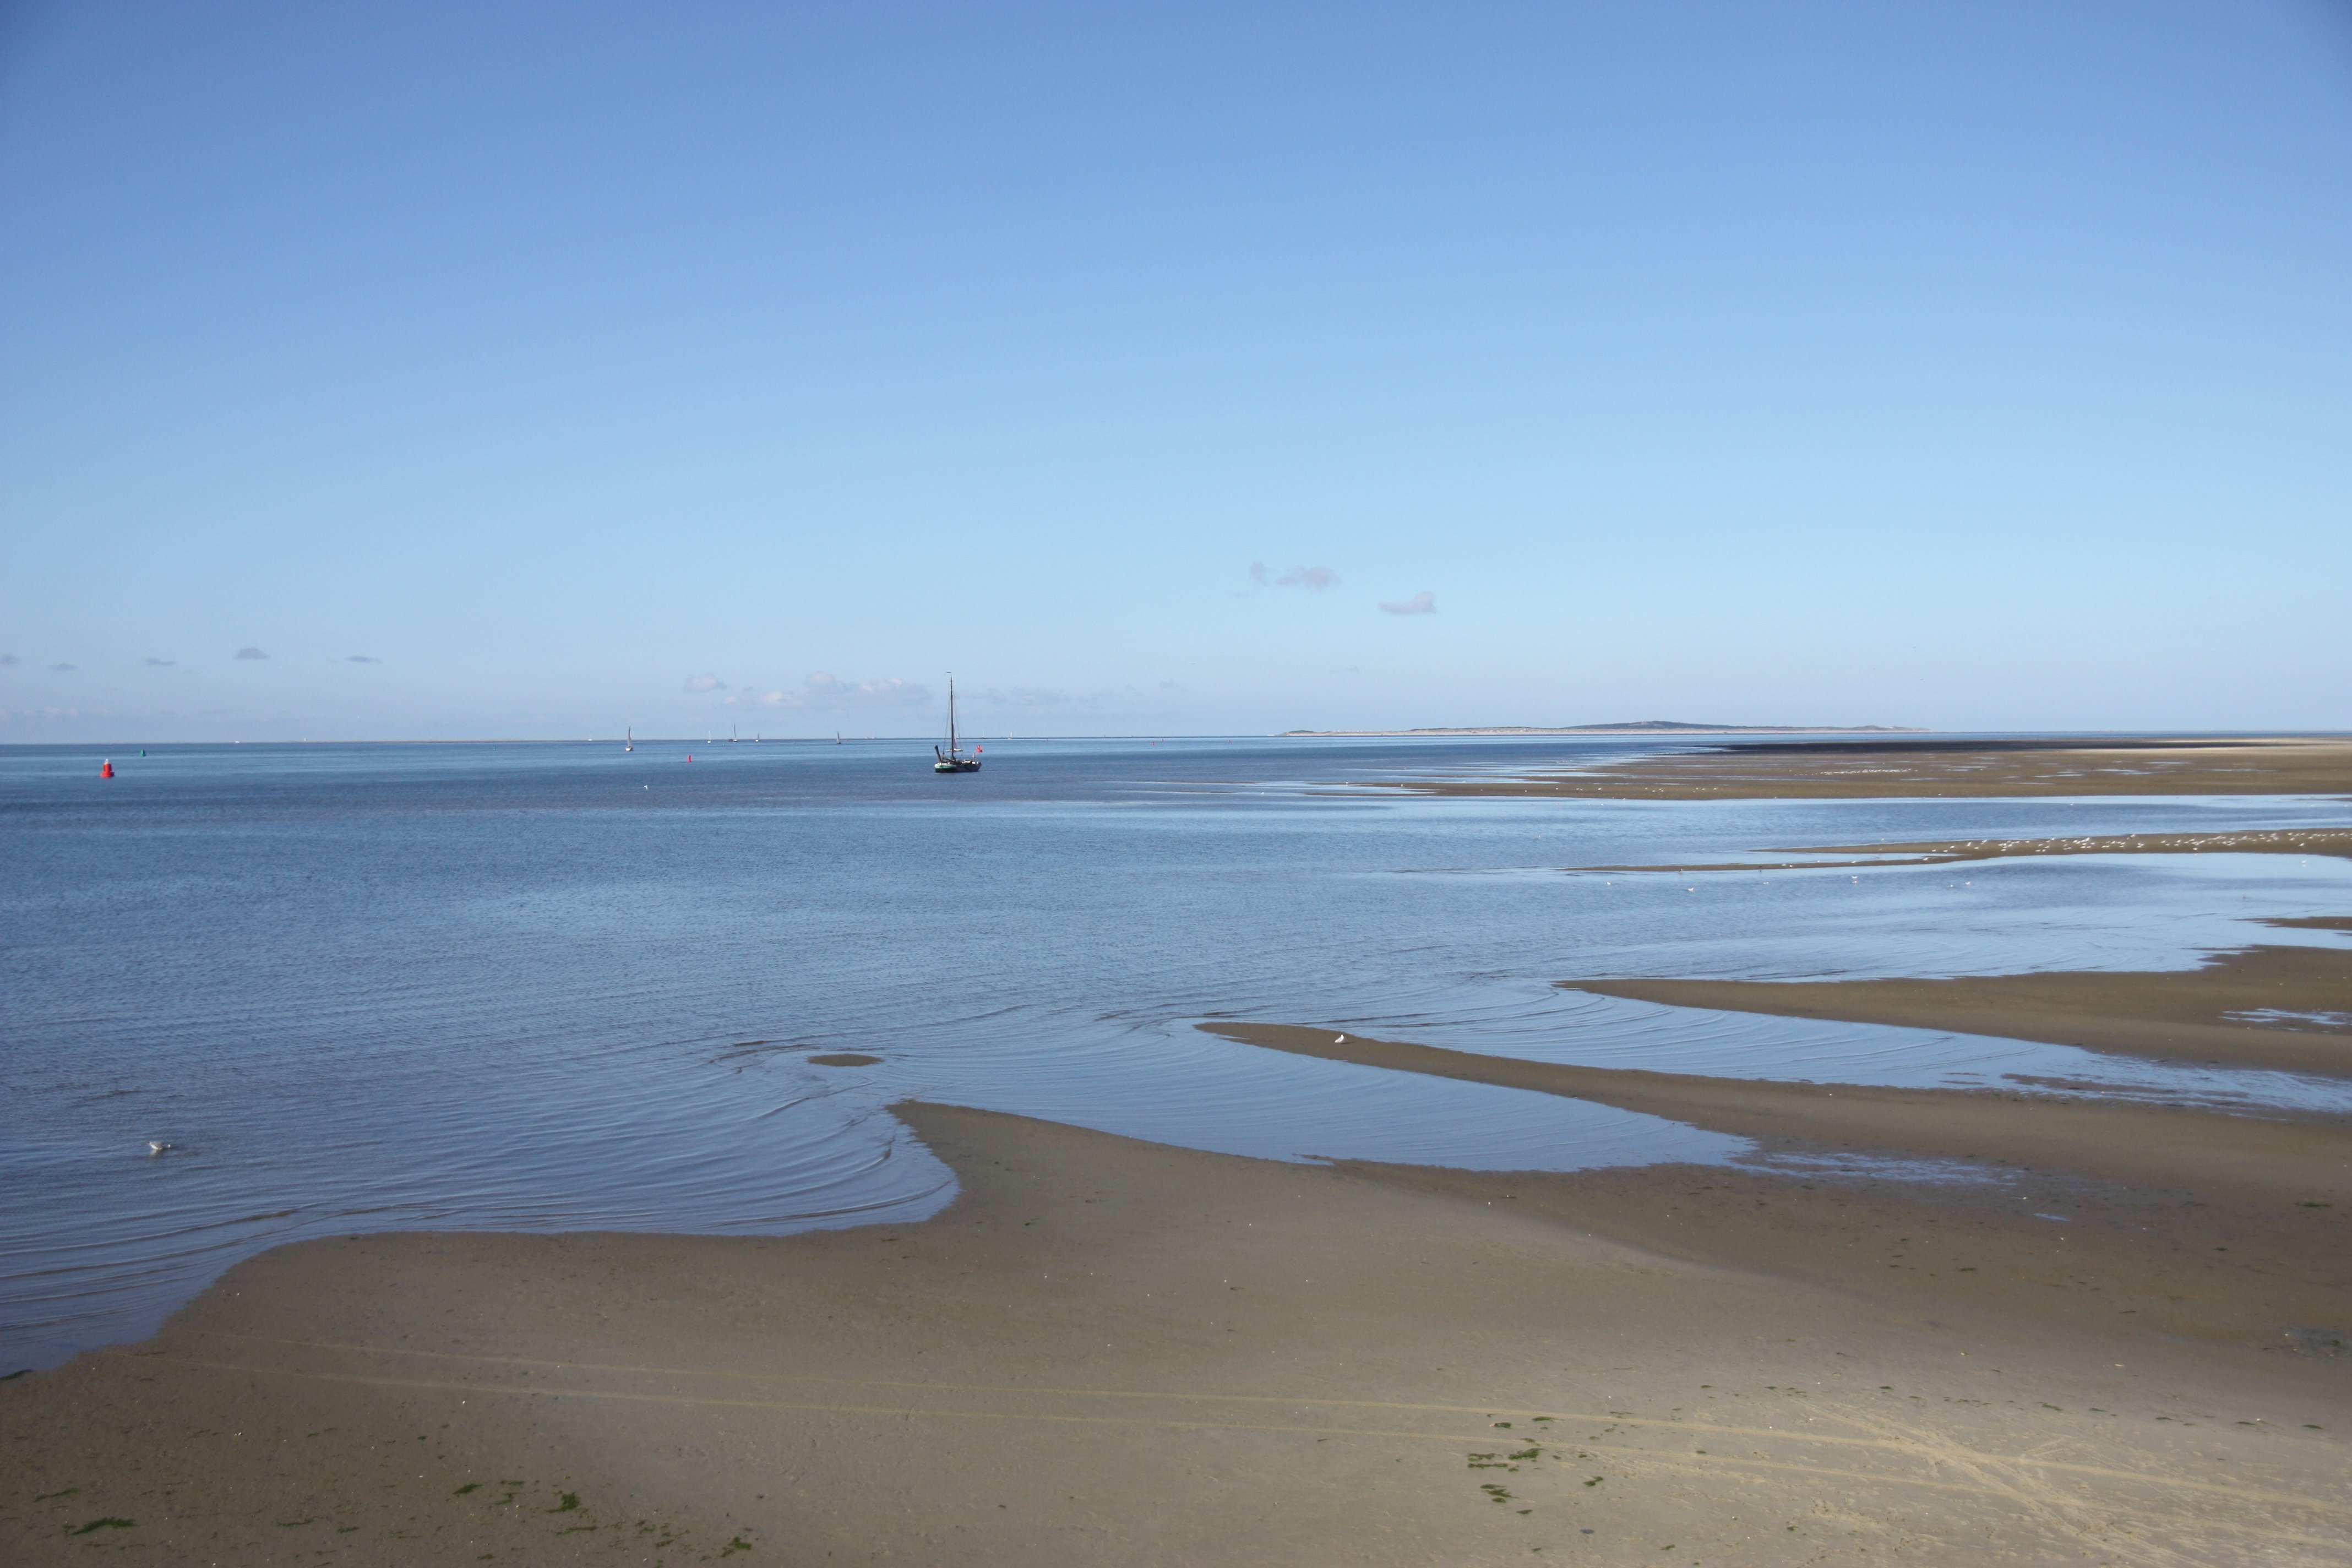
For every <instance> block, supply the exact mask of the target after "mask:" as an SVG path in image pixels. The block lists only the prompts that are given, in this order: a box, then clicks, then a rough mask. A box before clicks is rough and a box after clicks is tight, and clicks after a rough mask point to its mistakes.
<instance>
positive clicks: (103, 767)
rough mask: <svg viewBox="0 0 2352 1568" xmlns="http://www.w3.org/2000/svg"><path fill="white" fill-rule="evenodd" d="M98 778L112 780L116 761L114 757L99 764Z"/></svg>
mask: <svg viewBox="0 0 2352 1568" xmlns="http://www.w3.org/2000/svg"><path fill="white" fill-rule="evenodd" d="M98 776H99V777H100V778H102V779H110V778H112V777H113V776H114V759H113V758H112V757H109V758H107V759H106V761H104V762H102V763H99V764H98Z"/></svg>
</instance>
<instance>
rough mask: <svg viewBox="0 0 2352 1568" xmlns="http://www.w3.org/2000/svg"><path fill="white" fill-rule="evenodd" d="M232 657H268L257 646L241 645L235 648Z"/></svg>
mask: <svg viewBox="0 0 2352 1568" xmlns="http://www.w3.org/2000/svg"><path fill="white" fill-rule="evenodd" d="M234 657H236V658H268V657H269V656H268V654H266V653H264V652H262V651H261V650H260V649H259V648H257V647H241V648H239V649H237V650H236V655H235V656H234Z"/></svg>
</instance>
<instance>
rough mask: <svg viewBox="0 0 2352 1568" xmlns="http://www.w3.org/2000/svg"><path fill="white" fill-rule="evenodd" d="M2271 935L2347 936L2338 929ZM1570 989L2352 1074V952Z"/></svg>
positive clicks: (2303, 950)
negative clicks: (2175, 966)
mask: <svg viewBox="0 0 2352 1568" xmlns="http://www.w3.org/2000/svg"><path fill="white" fill-rule="evenodd" d="M2264 923H2266V924H2270V925H2276V926H2288V927H2299V928H2303V929H2320V930H2329V929H2333V930H2347V929H2352V921H2347V920H2344V919H2341V918H2338V917H2326V916H2323V917H2317V918H2314V919H2309V920H2282V921H2266V922H2264ZM1559 984H1560V985H1561V986H1563V987H1564V988H1566V989H1569V990H1574V991H1590V992H1593V993H1595V994H1600V995H1603V996H1623V997H1629V998H1632V999H1633V1000H1636V1001H1643V1002H1657V1003H1663V1004H1664V1005H1667V1006H1670V1007H1706V1008H1712V1009H1715V1010H1717V1011H1720V1012H1727V1013H1766V1014H1771V1015H1775V1016H1780V1017H1788V1018H1829V1019H1835V1020H1838V1021H1840V1022H1843V1023H1850V1024H1895V1025H1900V1026H1906V1027H1909V1028H1915V1029H1948V1030H1951V1031H1953V1032H1955V1033H1958V1034H1975V1035H1997V1036H2000V1037H2002V1038H2005V1039H2012V1040H2042V1041H2045V1042H2048V1043H2050V1044H2053V1045H2064V1046H2081V1047H2084V1048H2085V1049H2089V1050H2095V1051H2107V1052H2112V1053H2116V1054H2118V1055H2125V1056H2136V1057H2147V1058H2154V1059H2157V1060H2162V1061H2173V1062H2189V1063H2197V1064H2201V1065H2206V1066H2231V1067H2257V1068H2277V1069H2279V1070H2281V1071H2284V1072H2296V1073H2313V1074H2322V1075H2326V1076H2329V1077H2339V1078H2340V1077H2344V1076H2347V1075H2352V948H2342V947H2302V946H2288V945H2285V944H2281V943H2263V944H2259V945H2256V946H2253V947H2250V948H2246V949H2243V950H2241V951H2237V952H2222V953H2217V954H2215V955H2213V956H2212V957H2210V958H2209V959H2207V960H2206V961H2205V962H2204V963H2202V964H2200V966H2198V967H2197V968H2194V969H2181V970H2157V971H2145V970H2115V971H2099V970H2053V971H2045V972H2042V973H2028V974H1994V975H1968V976H1961V977H1958V978H1951V979H1910V978H1905V979H1891V980H1793V981H1780V980H1688V979H1644V978H1622V979H1618V978H1612V979H1590V980H1563V981H1561V982H1559Z"/></svg>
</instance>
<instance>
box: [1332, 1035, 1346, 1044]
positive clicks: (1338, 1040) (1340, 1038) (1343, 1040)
mask: <svg viewBox="0 0 2352 1568" xmlns="http://www.w3.org/2000/svg"><path fill="white" fill-rule="evenodd" d="M1331 1043H1332V1044H1333V1045H1335V1046H1344V1045H1346V1044H1347V1043H1348V1037H1347V1036H1345V1035H1342V1036H1340V1037H1339V1038H1338V1039H1336V1040H1334V1041H1332V1042H1331Z"/></svg>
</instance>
